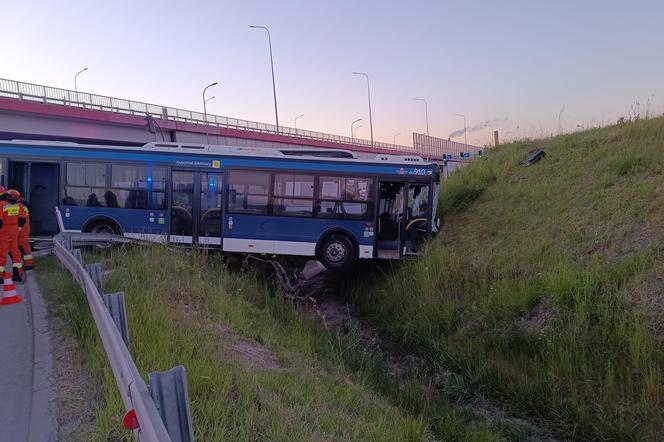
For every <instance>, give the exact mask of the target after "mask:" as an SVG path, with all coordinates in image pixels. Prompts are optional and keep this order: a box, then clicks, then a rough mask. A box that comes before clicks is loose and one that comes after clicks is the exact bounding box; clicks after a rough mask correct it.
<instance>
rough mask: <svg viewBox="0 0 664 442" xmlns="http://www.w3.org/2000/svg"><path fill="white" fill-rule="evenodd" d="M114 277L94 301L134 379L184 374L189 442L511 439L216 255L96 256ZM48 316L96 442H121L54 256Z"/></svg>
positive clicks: (44, 264)
mask: <svg viewBox="0 0 664 442" xmlns="http://www.w3.org/2000/svg"><path fill="white" fill-rule="evenodd" d="M86 258H87V260H88V261H89V260H93V259H101V260H102V263H103V268H104V269H116V271H115V272H114V273H112V274H111V275H110V277H109V278H108V279H107V280H106V281H105V284H104V288H105V291H106V292H114V291H118V290H124V291H125V294H126V300H127V310H128V315H129V318H128V321H129V335H130V352H131V353H132V355H133V357H134V360H135V361H136V365H137V367H138V368H139V371H140V372H141V373H143V374H144V375H145V374H147V372H148V371H157V370H167V369H169V368H171V367H172V366H174V365H177V364H182V365H184V366H185V367H186V369H187V376H188V383H189V397H190V402H191V409H192V416H193V423H194V430H195V433H196V438H197V439H198V440H205V441H208V440H210V441H212V440H232V441H235V440H266V441H267V440H269V441H272V440H289V441H290V440H362V441H365V440H371V441H373V440H376V441H378V440H380V441H383V440H385V441H390V440H392V441H407V440H413V441H419V440H433V439H443V440H452V441H454V440H457V441H466V440H468V441H498V440H508V439H515V437H516V436H515V435H518V436H519V437H516V438H517V439H520V438H521V429H520V428H519V427H518V426H511V427H510V426H508V425H502V426H501V425H492V424H489V423H486V422H484V421H482V420H481V419H478V418H477V417H476V416H474V415H472V414H471V413H468V412H465V411H461V410H458V409H453V408H451V407H450V406H449V404H448V403H447V402H446V401H444V400H423V398H424V397H425V393H424V387H423V386H421V385H419V384H417V383H413V384H401V383H400V382H398V380H397V379H396V378H394V377H393V376H390V375H389V374H388V372H387V369H386V366H385V364H384V362H383V361H382V360H381V359H380V358H379V357H378V356H377V355H375V354H373V353H372V352H371V351H368V350H367V349H366V348H365V346H364V344H363V343H362V340H361V339H360V337H359V333H358V332H357V330H350V331H349V332H348V333H343V334H338V333H337V332H335V331H331V330H328V329H326V328H324V327H322V326H320V324H318V323H317V322H316V321H314V320H313V319H311V318H310V316H309V315H308V314H305V313H304V312H302V311H300V310H299V308H297V307H296V306H294V305H292V304H290V303H289V302H287V301H284V300H283V299H282V298H280V297H278V296H277V297H274V296H273V295H272V291H271V289H270V288H269V287H267V286H265V285H264V283H259V282H257V279H256V277H255V276H254V275H253V274H237V273H230V272H227V271H226V269H225V268H224V267H223V265H222V264H221V263H220V261H219V260H217V259H216V258H209V259H208V258H206V257H205V256H202V255H199V254H194V255H193V256H187V255H180V254H178V253H173V252H170V251H168V250H166V249H164V248H161V247H150V248H143V249H131V248H121V249H113V250H110V251H103V252H99V254H98V256H97V257H94V256H90V255H88V256H87V257H86ZM38 266H39V272H38V277H39V281H40V283H41V284H42V287H43V292H44V293H45V296H46V297H47V300H48V301H49V304H50V306H51V309H52V311H53V313H54V314H58V315H60V316H62V317H63V318H65V320H66V322H67V323H68V324H69V325H70V326H71V328H72V330H73V331H74V334H75V336H76V337H77V338H78V339H79V340H80V341H81V344H82V348H83V351H84V354H85V358H86V366H87V367H88V369H89V370H90V372H91V373H92V375H93V376H94V378H95V379H97V380H98V381H99V382H100V384H101V390H102V396H103V398H104V400H103V401H102V405H100V407H99V409H98V410H97V434H96V439H97V440H122V439H126V440H129V439H130V437H129V435H128V434H127V433H126V432H125V431H123V430H122V429H121V428H120V424H119V422H120V418H121V413H122V411H123V408H122V403H121V401H120V398H119V395H118V393H117V387H116V384H115V381H114V379H113V376H112V372H111V370H110V367H109V366H108V363H107V362H106V356H105V353H104V351H103V348H102V347H101V345H100V342H99V339H98V337H97V335H96V331H95V328H94V325H93V322H92V320H91V317H90V315H89V312H88V307H87V304H86V303H85V301H84V299H83V296H82V294H81V292H80V290H79V289H78V288H77V287H75V286H74V285H73V283H72V282H71V280H70V279H68V278H64V279H63V278H62V275H63V273H62V270H61V269H60V268H59V266H58V264H57V262H56V261H55V258H46V259H43V260H41V261H40V262H39V263H38ZM222 324H223V325H224V326H225V327H229V328H230V329H232V330H233V333H234V334H235V335H236V337H241V338H242V339H244V340H247V341H250V342H252V343H254V344H259V345H260V346H263V347H264V348H266V349H268V350H269V351H270V352H273V353H274V355H276V357H277V360H278V363H279V366H280V368H279V369H278V370H273V369H263V368H260V367H256V366H252V365H249V364H247V363H246V361H244V360H242V358H240V357H238V355H237V354H234V353H233V351H228V349H226V350H224V345H223V343H222V342H221V341H222V340H223V339H226V340H227V342H228V339H229V338H228V334H227V333H222V332H221V331H220V326H221V325H222Z"/></svg>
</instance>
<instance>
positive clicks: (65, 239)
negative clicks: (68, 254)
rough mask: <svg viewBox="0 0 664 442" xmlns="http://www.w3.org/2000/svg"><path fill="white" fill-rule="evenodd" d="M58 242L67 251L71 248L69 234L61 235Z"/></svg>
mask: <svg viewBox="0 0 664 442" xmlns="http://www.w3.org/2000/svg"><path fill="white" fill-rule="evenodd" d="M60 244H62V246H63V247H64V248H65V249H67V250H69V251H71V249H72V248H73V246H72V240H71V236H69V235H62V241H60Z"/></svg>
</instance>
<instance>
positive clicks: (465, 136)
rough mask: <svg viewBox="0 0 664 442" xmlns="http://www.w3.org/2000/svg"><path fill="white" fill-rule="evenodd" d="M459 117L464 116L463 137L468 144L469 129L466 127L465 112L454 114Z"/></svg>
mask: <svg viewBox="0 0 664 442" xmlns="http://www.w3.org/2000/svg"><path fill="white" fill-rule="evenodd" d="M454 115H456V116H457V117H463V139H464V141H463V142H464V144H466V145H468V130H467V128H466V116H465V115H463V114H454Z"/></svg>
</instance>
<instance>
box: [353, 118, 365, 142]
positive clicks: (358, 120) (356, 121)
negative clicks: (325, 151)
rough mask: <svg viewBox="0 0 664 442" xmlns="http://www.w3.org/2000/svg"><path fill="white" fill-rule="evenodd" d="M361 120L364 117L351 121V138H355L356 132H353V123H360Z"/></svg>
mask: <svg viewBox="0 0 664 442" xmlns="http://www.w3.org/2000/svg"><path fill="white" fill-rule="evenodd" d="M360 121H362V118H358V119H357V120H354V121H353V122H352V123H350V138H351V139H354V138H355V133H354V132H353V125H354V124H355V123H359V122H360Z"/></svg>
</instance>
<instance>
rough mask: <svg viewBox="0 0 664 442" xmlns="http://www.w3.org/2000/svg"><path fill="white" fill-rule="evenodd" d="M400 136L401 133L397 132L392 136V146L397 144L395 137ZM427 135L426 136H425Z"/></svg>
mask: <svg viewBox="0 0 664 442" xmlns="http://www.w3.org/2000/svg"><path fill="white" fill-rule="evenodd" d="M399 135H401V132H398V133H396V134H394V135H393V136H392V144H397V137H398V136H399ZM427 135H428V134H427Z"/></svg>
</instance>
